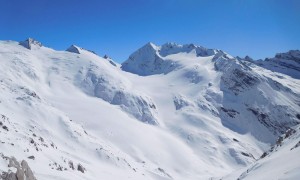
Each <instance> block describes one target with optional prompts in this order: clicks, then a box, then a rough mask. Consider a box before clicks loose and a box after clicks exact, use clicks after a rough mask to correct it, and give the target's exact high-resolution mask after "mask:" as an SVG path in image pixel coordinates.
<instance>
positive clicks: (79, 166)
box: [77, 164, 85, 173]
mask: <svg viewBox="0 0 300 180" xmlns="http://www.w3.org/2000/svg"><path fill="white" fill-rule="evenodd" d="M77 170H78V171H80V172H82V173H84V171H85V168H84V167H83V166H82V165H81V164H78V166H77Z"/></svg>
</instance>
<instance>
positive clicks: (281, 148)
mask: <svg viewBox="0 0 300 180" xmlns="http://www.w3.org/2000/svg"><path fill="white" fill-rule="evenodd" d="M299 147H300V127H299V126H296V127H294V128H293V129H289V130H287V131H286V133H284V134H283V135H282V136H280V137H279V138H278V140H277V141H276V144H275V145H274V146H272V148H271V149H270V150H269V151H267V152H265V153H263V154H262V156H261V157H260V159H259V160H258V161H257V162H255V163H254V164H253V165H251V166H249V167H247V168H243V169H241V170H239V171H237V172H235V173H232V174H230V175H229V176H227V177H224V178H222V179H224V180H226V179H240V180H242V179H289V180H297V179H299V177H300V164H299V153H300V148H299Z"/></svg>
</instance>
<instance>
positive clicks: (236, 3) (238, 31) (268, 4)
mask: <svg viewBox="0 0 300 180" xmlns="http://www.w3.org/2000/svg"><path fill="white" fill-rule="evenodd" d="M0 23H1V24H0V39H1V40H17V41H20V40H23V39H26V38H27V37H33V38H35V39H37V40H39V41H41V42H42V43H43V44H44V45H46V46H48V47H52V48H54V49H58V50H64V49H66V48H67V47H68V46H70V45H71V44H76V45H78V46H81V47H84V48H86V49H90V50H93V51H95V52H97V53H98V54H99V55H104V54H108V55H109V56H111V57H112V58H113V59H115V60H116V61H118V62H122V61H124V60H126V59H127V57H128V56H129V55H130V54H131V53H132V52H133V51H135V50H136V49H138V48H139V47H141V46H143V45H144V44H146V43H147V42H153V43H155V44H158V45H161V44H163V43H165V42H176V43H179V44H185V43H195V44H197V45H202V46H204V47H208V48H217V49H222V50H225V51H227V52H228V53H230V54H232V55H234V56H236V55H239V56H245V55H250V56H251V57H254V58H265V57H272V56H273V55H274V54H275V53H276V52H285V51H287V50H290V49H300V1H299V0H107V1H104V0H103V1H102V0H0Z"/></svg>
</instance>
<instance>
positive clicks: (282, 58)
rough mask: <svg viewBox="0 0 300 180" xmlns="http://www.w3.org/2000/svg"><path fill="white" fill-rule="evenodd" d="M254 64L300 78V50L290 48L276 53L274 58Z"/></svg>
mask: <svg viewBox="0 0 300 180" xmlns="http://www.w3.org/2000/svg"><path fill="white" fill-rule="evenodd" d="M256 64H258V65H259V66H262V67H264V68H266V69H269V70H271V71H276V72H280V73H283V74H287V75H289V76H291V77H293V78H296V79H300V51H299V50H290V51H289V52H286V53H278V54H276V56H275V57H274V58H267V59H266V60H264V61H261V60H260V61H257V62H256Z"/></svg>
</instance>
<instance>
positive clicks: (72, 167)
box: [69, 161, 75, 170]
mask: <svg viewBox="0 0 300 180" xmlns="http://www.w3.org/2000/svg"><path fill="white" fill-rule="evenodd" d="M69 167H70V168H71V169H73V170H74V169H75V168H74V164H73V162H72V161H69Z"/></svg>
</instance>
